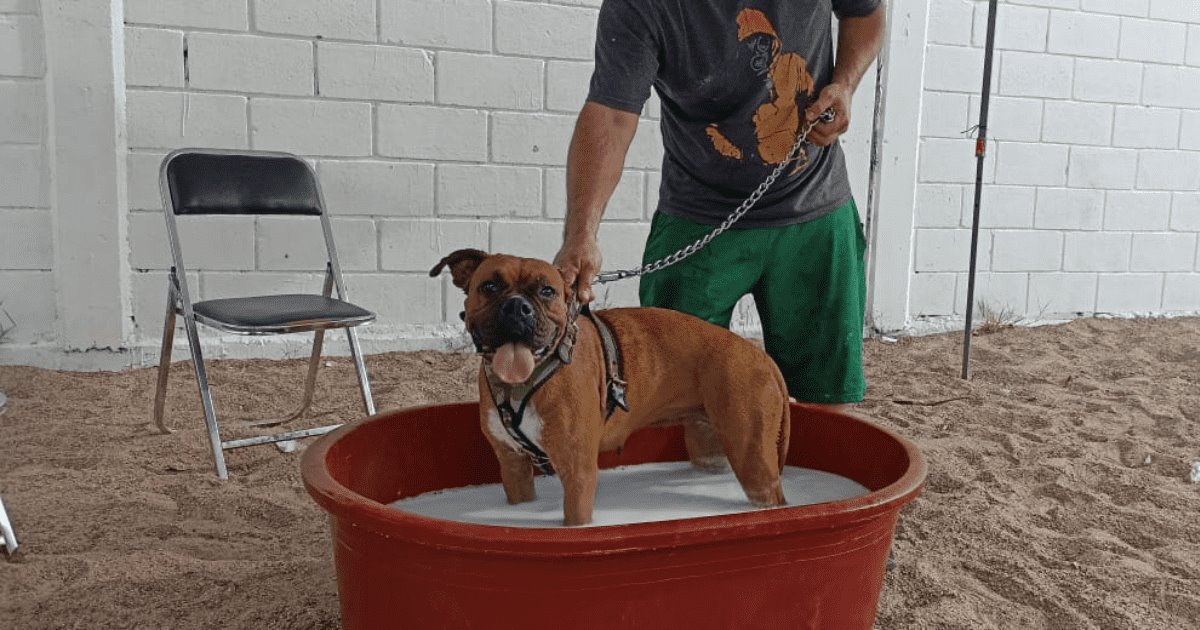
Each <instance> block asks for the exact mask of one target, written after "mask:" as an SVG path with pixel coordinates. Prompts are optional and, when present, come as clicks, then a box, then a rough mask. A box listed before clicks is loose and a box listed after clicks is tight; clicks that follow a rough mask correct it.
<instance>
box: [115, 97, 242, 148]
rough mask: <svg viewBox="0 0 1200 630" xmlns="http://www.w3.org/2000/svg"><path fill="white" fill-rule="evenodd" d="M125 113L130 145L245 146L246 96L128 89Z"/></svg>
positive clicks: (155, 146)
mask: <svg viewBox="0 0 1200 630" xmlns="http://www.w3.org/2000/svg"><path fill="white" fill-rule="evenodd" d="M126 115H127V118H128V129H129V146H130V148H135V149H163V150H174V149H178V148H180V147H202V148H216V149H244V148H246V147H247V146H248V135H247V126H246V99H245V98H244V97H241V96H229V95H225V94H196V93H185V92H147V91H142V90H130V91H129V92H128V93H127V94H126Z"/></svg>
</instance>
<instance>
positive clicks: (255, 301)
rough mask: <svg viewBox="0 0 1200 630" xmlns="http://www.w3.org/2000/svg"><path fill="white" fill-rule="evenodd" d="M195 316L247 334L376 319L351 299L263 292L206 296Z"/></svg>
mask: <svg viewBox="0 0 1200 630" xmlns="http://www.w3.org/2000/svg"><path fill="white" fill-rule="evenodd" d="M192 310H193V311H194V312H195V313H196V319H197V320H199V321H201V322H203V323H205V324H207V325H209V326H212V327H214V328H220V329H222V330H228V331H231V332H240V333H245V334H274V333H285V332H300V331H305V330H316V329H319V328H348V327H351V326H358V325H360V324H365V323H367V322H370V321H372V320H374V319H375V314H374V313H372V312H371V311H368V310H366V309H364V308H360V307H358V306H355V305H353V304H351V303H349V302H343V301H341V300H338V299H335V298H328V297H325V296H323V295H313V294H290V295H261V296H254V297H239V298H224V299H220V300H204V301H203V302H196V303H195V304H194V305H192Z"/></svg>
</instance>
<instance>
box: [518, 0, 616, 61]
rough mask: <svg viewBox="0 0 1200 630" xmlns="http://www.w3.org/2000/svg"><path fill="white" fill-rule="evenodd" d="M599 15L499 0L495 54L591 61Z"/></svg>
mask: <svg viewBox="0 0 1200 630" xmlns="http://www.w3.org/2000/svg"><path fill="white" fill-rule="evenodd" d="M596 15H597V11H596V10H595V9H591V8H584V7H567V6H561V5H555V4H541V3H532V2H511V1H509V0H496V51H497V52H500V53H504V54H510V55H524V56H528V57H550V58H557V59H591V58H592V54H593V52H594V51H595V48H596Z"/></svg>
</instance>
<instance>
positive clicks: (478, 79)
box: [437, 51, 546, 110]
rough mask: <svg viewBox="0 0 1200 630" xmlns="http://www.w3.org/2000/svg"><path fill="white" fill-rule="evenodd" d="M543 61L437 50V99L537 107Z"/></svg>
mask: <svg viewBox="0 0 1200 630" xmlns="http://www.w3.org/2000/svg"><path fill="white" fill-rule="evenodd" d="M545 65H546V62H544V61H542V60H540V59H517V58H513V57H502V56H495V55H474V54H467V53H459V52H450V51H443V52H440V53H438V57H437V74H438V93H437V102H438V103H445V104H447V105H465V106H468V107H486V108H492V109H532V110H538V109H541V108H542V102H543V93H544V92H545V88H544V87H543V81H542V74H543V70H542V69H543V67H544V66H545Z"/></svg>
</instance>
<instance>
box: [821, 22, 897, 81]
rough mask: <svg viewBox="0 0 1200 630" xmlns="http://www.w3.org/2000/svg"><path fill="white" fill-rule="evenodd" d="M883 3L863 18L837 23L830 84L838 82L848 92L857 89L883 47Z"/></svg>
mask: <svg viewBox="0 0 1200 630" xmlns="http://www.w3.org/2000/svg"><path fill="white" fill-rule="evenodd" d="M885 13H886V12H885V11H884V7H883V2H880V3H879V6H877V7H875V11H873V12H872V13H870V14H869V15H864V16H863V17H848V18H842V19H840V20H838V49H837V63H836V64H835V65H834V68H833V82H834V83H842V84H844V85H846V86H847V87H849V88H850V90H851V92H853V91H854V90H855V89H857V88H858V83H859V81H862V78H863V75H864V74H866V73H867V70H868V69H870V67H871V63H873V62H874V61H875V57H876V55H878V54H879V50H880V48H882V47H883V29H884V14H885Z"/></svg>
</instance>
